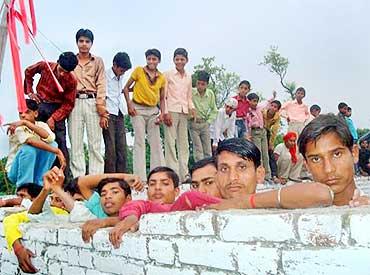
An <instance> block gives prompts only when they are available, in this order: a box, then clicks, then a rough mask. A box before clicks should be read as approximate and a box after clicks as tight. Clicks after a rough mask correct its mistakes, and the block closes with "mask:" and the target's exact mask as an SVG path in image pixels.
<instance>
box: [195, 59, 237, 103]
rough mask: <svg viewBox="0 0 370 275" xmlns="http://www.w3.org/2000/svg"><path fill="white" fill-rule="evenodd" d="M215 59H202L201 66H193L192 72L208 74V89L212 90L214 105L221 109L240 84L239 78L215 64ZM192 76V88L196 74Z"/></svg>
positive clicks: (222, 66)
mask: <svg viewBox="0 0 370 275" xmlns="http://www.w3.org/2000/svg"><path fill="white" fill-rule="evenodd" d="M215 60H216V57H214V56H213V57H203V58H202V64H199V65H196V66H194V70H195V71H196V72H197V71H200V70H204V71H206V72H208V73H209V74H210V80H209V84H208V87H209V88H210V89H211V90H213V92H214V93H215V96H216V105H217V107H218V108H221V107H222V105H223V104H224V102H225V100H226V99H227V98H228V97H229V96H230V94H231V93H232V92H233V91H236V89H237V87H238V84H239V82H240V76H239V75H237V74H236V73H234V72H228V71H226V68H225V67H224V65H221V66H218V65H216V64H215ZM196 72H195V73H194V74H193V76H192V77H193V87H195V83H196V80H197V73H196Z"/></svg>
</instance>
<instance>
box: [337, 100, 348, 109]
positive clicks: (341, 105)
mask: <svg viewBox="0 0 370 275" xmlns="http://www.w3.org/2000/svg"><path fill="white" fill-rule="evenodd" d="M344 107H348V105H347V103H344V102H340V103H339V104H338V110H340V109H342V108H344Z"/></svg>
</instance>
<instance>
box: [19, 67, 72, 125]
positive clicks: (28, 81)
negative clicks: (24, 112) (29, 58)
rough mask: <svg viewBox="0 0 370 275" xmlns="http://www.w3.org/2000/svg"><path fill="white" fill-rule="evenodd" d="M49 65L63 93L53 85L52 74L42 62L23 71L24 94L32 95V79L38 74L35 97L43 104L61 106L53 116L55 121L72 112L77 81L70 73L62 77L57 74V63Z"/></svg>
mask: <svg viewBox="0 0 370 275" xmlns="http://www.w3.org/2000/svg"><path fill="white" fill-rule="evenodd" d="M49 65H50V67H51V69H52V71H53V73H54V75H55V76H56V78H57V79H58V81H59V83H60V85H61V86H62V88H63V90H64V92H59V91H58V88H57V86H56V85H55V82H54V79H53V76H52V74H51V73H50V71H49V69H48V67H47V65H46V63H45V62H44V61H41V62H38V63H36V64H34V65H31V66H29V67H28V68H27V69H26V71H25V77H24V93H25V94H26V95H28V94H30V93H33V88H32V85H33V77H34V75H35V74H40V75H41V77H40V80H39V82H38V84H37V86H36V91H37V95H38V96H39V98H40V99H41V100H42V101H44V102H51V103H59V104H61V105H60V107H59V109H57V110H56V111H55V112H54V113H53V114H52V116H51V117H52V118H53V119H54V120H55V121H60V120H62V119H64V118H66V117H67V116H68V115H69V114H70V112H71V111H72V109H73V107H74V105H75V100H76V91H77V90H76V89H77V80H76V78H75V77H74V76H73V74H72V73H67V72H65V73H64V74H63V76H59V75H58V74H57V65H58V64H57V63H54V62H49Z"/></svg>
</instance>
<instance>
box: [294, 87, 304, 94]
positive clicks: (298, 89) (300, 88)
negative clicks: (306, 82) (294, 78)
mask: <svg viewBox="0 0 370 275" xmlns="http://www.w3.org/2000/svg"><path fill="white" fill-rule="evenodd" d="M298 92H303V95H304V96H306V90H305V89H304V88H303V87H299V88H297V90H295V93H298Z"/></svg>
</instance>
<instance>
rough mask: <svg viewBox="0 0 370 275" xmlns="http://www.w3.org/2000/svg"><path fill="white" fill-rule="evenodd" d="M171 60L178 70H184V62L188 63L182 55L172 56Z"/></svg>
mask: <svg viewBox="0 0 370 275" xmlns="http://www.w3.org/2000/svg"><path fill="white" fill-rule="evenodd" d="M173 62H174V63H175V66H176V69H177V70H178V71H182V70H184V68H185V65H186V63H188V59H187V58H186V57H185V56H183V55H176V56H175V57H174V58H173Z"/></svg>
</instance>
